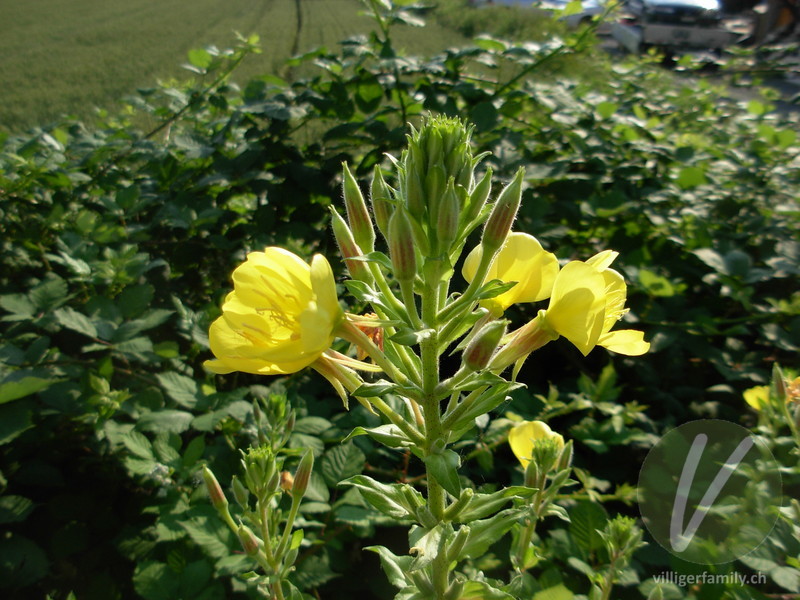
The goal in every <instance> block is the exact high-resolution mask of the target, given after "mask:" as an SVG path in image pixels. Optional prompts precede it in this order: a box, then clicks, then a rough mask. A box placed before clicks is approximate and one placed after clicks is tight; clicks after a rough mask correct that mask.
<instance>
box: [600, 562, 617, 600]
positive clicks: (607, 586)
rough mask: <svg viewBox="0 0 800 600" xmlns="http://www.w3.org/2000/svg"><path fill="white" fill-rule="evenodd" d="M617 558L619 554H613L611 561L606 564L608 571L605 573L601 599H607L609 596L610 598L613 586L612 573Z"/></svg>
mask: <svg viewBox="0 0 800 600" xmlns="http://www.w3.org/2000/svg"><path fill="white" fill-rule="evenodd" d="M618 558H619V554H614V556H613V557H611V562H610V563H609V565H608V573H606V578H605V581H604V582H603V590H602V591H603V595H602V596H601V600H609V598H611V589H612V588H613V587H614V574H615V572H616V568H617V559H618Z"/></svg>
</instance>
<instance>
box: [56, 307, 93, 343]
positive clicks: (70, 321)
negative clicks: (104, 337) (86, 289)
mask: <svg viewBox="0 0 800 600" xmlns="http://www.w3.org/2000/svg"><path fill="white" fill-rule="evenodd" d="M53 316H54V317H55V318H56V321H58V323H59V324H60V325H61V326H62V327H66V328H67V329H71V330H72V331H77V332H78V333H80V334H83V335H85V336H86V337H90V338H97V328H96V327H95V325H94V323H92V321H91V320H90V319H89V317H87V316H86V315H84V314H83V313H79V312H78V311H77V310H75V309H74V308H71V307H69V306H67V307H64V308H59V309H58V310H56V311H55V312H54V313H53Z"/></svg>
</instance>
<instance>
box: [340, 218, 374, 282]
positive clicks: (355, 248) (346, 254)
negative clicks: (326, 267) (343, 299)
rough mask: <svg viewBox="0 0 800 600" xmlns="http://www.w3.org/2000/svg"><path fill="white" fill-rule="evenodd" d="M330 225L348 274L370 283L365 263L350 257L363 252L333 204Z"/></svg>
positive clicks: (370, 279)
mask: <svg viewBox="0 0 800 600" xmlns="http://www.w3.org/2000/svg"><path fill="white" fill-rule="evenodd" d="M331 227H332V228H333V237H335V238H336V244H337V245H338V246H339V252H340V253H341V255H342V258H343V259H344V264H345V265H346V266H347V270H348V272H349V273H350V276H351V277H352V278H353V279H358V280H359V281H363V282H364V283H372V281H373V278H372V274H371V273H370V272H369V268H368V267H367V263H365V262H364V261H361V260H353V258H352V257H355V256H362V255H363V254H364V253H363V252H362V251H361V247H360V246H359V245H358V244H357V243H356V241H355V239H354V237H353V232H352V231H351V230H350V227H348V226H347V223H346V222H345V220H344V219H343V218H342V217H341V215H340V214H339V213H338V212H337V211H336V209H335V208H334V207H333V206H331Z"/></svg>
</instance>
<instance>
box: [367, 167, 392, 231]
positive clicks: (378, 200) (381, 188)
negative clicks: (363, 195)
mask: <svg viewBox="0 0 800 600" xmlns="http://www.w3.org/2000/svg"><path fill="white" fill-rule="evenodd" d="M369 197H370V202H371V203H372V214H373V215H374V216H375V223H377V225H378V229H380V232H381V233H382V234H383V237H384V238H388V237H389V219H390V218H391V216H392V212H393V211H394V205H393V204H392V198H393V197H394V193H393V190H392V188H390V187H389V186H388V185H387V184H386V181H384V179H383V174H382V173H381V168H380V167H379V166H378V165H375V170H374V171H373V172H372V183H371V184H370V186H369Z"/></svg>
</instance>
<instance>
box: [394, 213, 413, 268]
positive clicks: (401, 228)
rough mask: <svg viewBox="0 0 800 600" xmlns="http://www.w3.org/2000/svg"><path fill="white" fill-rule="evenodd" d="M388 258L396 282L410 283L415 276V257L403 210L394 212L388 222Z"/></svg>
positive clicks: (410, 229)
mask: <svg viewBox="0 0 800 600" xmlns="http://www.w3.org/2000/svg"><path fill="white" fill-rule="evenodd" d="M389 257H390V258H391V259H392V266H393V267H394V277H395V279H397V280H398V281H411V280H412V279H414V277H415V276H416V274H417V255H416V249H415V248H414V234H413V230H412V227H411V221H410V220H409V218H408V215H407V214H406V211H405V209H404V208H402V207H401V208H398V209H397V210H396V211H394V214H393V215H392V218H391V219H390V220H389Z"/></svg>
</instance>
